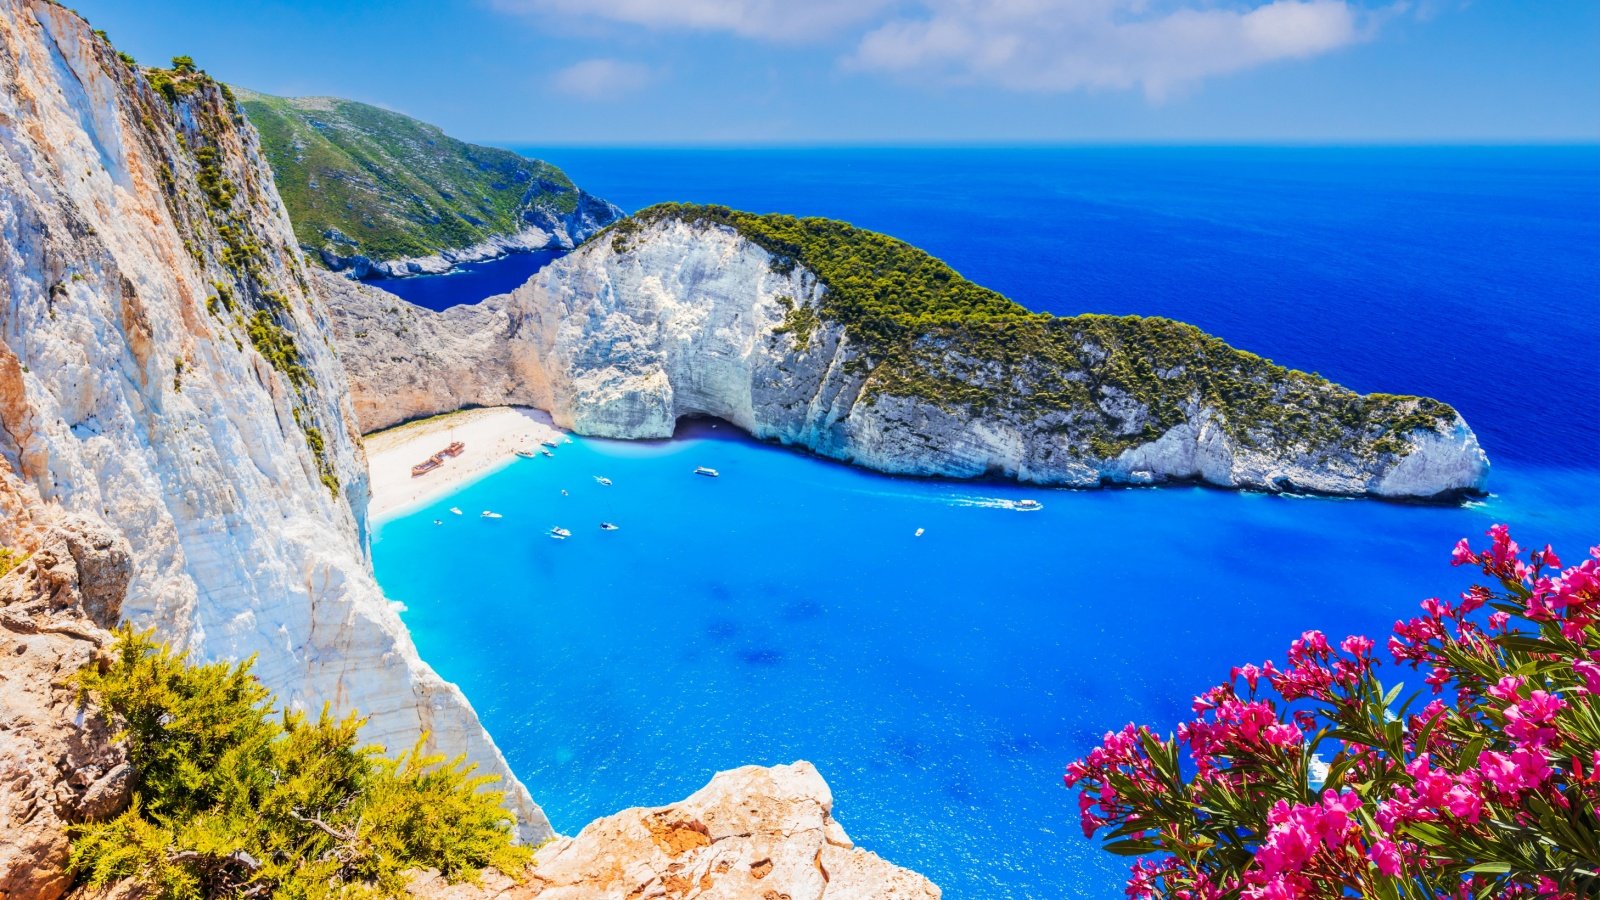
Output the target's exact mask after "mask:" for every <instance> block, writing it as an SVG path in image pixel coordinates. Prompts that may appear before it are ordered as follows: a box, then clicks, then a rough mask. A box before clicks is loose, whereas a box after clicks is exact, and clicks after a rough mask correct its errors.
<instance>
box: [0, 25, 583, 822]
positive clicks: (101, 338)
mask: <svg viewBox="0 0 1600 900" xmlns="http://www.w3.org/2000/svg"><path fill="white" fill-rule="evenodd" d="M0 425H3V428H0V459H3V460H4V462H5V464H6V465H7V466H9V468H10V469H11V470H12V471H13V472H15V474H16V477H17V478H18V480H19V483H21V484H23V485H24V486H26V488H27V489H28V490H30V491H32V492H33V493H34V494H36V495H37V498H38V501H39V502H40V503H42V504H44V505H46V506H52V507H54V506H59V507H60V508H62V509H64V510H65V511H67V512H69V513H79V514H83V515H88V516H94V517H97V518H99V519H102V520H103V521H104V522H106V523H107V524H108V525H109V526H110V527H111V528H112V529H113V530H115V531H118V532H120V533H122V534H123V535H125V536H126V538H127V540H128V542H129V544H130V550H131V559H132V569H131V572H130V573H129V578H128V584H127V591H126V598H125V600H124V601H123V603H122V613H123V615H125V616H126V617H127V618H128V619H129V620H131V621H133V622H135V623H137V624H138V625H140V626H154V627H156V628H157V629H158V630H159V633H160V634H161V636H162V637H163V638H164V639H165V640H168V641H170V642H171V643H173V644H174V645H176V646H178V647H181V648H184V649H188V650H190V651H192V652H194V653H195V654H196V655H197V656H198V657H199V658H203V659H243V658H244V657H247V656H249V655H251V654H259V659H258V662H257V665H256V669H255V671H256V673H257V675H258V676H259V677H260V678H261V679H262V681H263V682H265V683H266V684H267V685H268V686H269V687H270V688H272V689H273V690H275V691H276V692H278V694H279V696H280V697H281V698H283V699H284V700H285V701H286V702H289V703H292V704H296V705H301V706H305V707H309V708H311V709H313V710H314V709H317V708H320V707H321V705H322V703H323V702H324V701H327V702H331V703H333V704H334V705H335V706H336V707H338V708H341V709H352V708H353V709H359V710H361V712H362V713H364V714H367V715H369V716H370V719H369V722H368V724H367V727H366V731H365V736H366V737H367V738H369V739H371V740H373V741H378V742H382V743H384V744H387V745H389V746H391V747H396V748H402V747H406V746H409V745H410V744H411V743H412V742H413V741H414V740H415V738H416V736H417V734H418V733H419V732H423V731H427V732H429V733H430V734H431V735H432V736H433V743H434V744H435V745H436V748H437V749H438V750H440V751H441V752H445V753H448V754H452V755H453V754H455V753H458V752H465V753H467V754H468V755H469V756H470V757H471V758H472V759H474V760H475V761H477V762H478V763H480V765H481V766H482V768H483V769H484V770H486V771H489V772H493V773H496V774H499V775H501V776H504V777H506V778H507V779H508V781H509V784H508V787H509V788H510V790H511V795H510V796H511V798H512V803H513V806H514V807H515V810H516V812H517V813H518V815H519V817H520V819H521V824H522V828H523V832H524V834H525V836H526V837H528V838H530V839H533V840H540V839H543V838H546V837H548V836H550V834H551V831H550V828H549V825H548V823H547V821H546V820H545V818H544V816H543V814H542V813H541V812H540V810H539V809H538V807H537V806H536V805H534V804H533V802H532V800H531V799H530V798H529V797H528V795H527V792H526V791H525V790H523V788H522V787H521V785H520V784H518V783H516V782H515V780H514V779H513V778H511V775H510V772H509V769H508V768H507V767H506V765H505V763H504V760H503V759H502V758H501V756H500V754H499V752H498V751H497V750H496V749H495V747H494V745H493V743H492V742H491V741H490V739H489V737H488V735H487V734H485V733H484V731H483V729H482V728H481V727H480V725H479V724H478V720H477V718H476V716H475V714H474V713H473V711H472V709H471V707H470V706H469V705H468V703H467V701H466V699H465V698H464V697H463V696H462V695H461V693H460V691H459V690H458V689H457V688H455V687H454V686H453V685H450V684H447V683H445V682H443V681H442V680H441V679H439V678H438V677H437V676H436V675H435V674H434V673H433V672H432V671H431V670H430V669H429V668H428V667H427V666H426V665H425V664H424V663H423V662H422V661H421V660H420V659H419V658H418V657H417V653H416V650H415V648H414V647H413V645H412V642H411V640H410V637H409V636H408V635H407V633H406V630H405V628H404V626H403V625H402V624H401V622H400V620H399V618H398V616H397V615H396V614H395V612H394V611H393V610H392V609H391V608H390V606H389V604H388V602H387V601H386V599H385V598H384V596H383V594H382V592H381V591H380V590H379V588H378V586H377V583H376V582H375V580H374V579H373V576H372V571H371V565H370V560H369V559H368V556H367V546H366V545H367V541H366V533H365V532H366V507H367V500H368V488H367V470H366V461H365V458H364V456H363V454H362V451H361V445H360V442H359V434H358V431H357V429H356V427H355V419H354V415H353V414H352V412H351V409H350V406H349V401H348V393H347V387H346V381H345V375H344V372H343V369H342V368H341V366H340V365H339V363H338V361H337V360H336V358H335V356H334V352H333V347H332V339H331V335H330V333H329V330H328V326H327V321H326V316H325V314H324V312H323V310H322V309H321V307H320V306H319V304H318V302H317V300H316V298H315V296H314V295H313V294H312V292H311V290H310V287H309V282H308V276H307V272H306V268H305V264H304V262H303V260H302V259H301V256H300V253H299V251H298V249H297V247H296V242H295V238H294V234H293V232H292V231H291V229H290V225H289V220H288V218H287V216H286V214H285V212H284V209H283V206H282V204H281V202H280V201H279V198H278V196H277V194H276V192H275V190H274V187H273V180H272V174H271V171H270V170H269V168H268V167H267V165H266V164H265V163H264V161H263V160H262V158H261V153H260V147H259V145H258V143H257V140H256V137H255V134H254V132H253V131H252V129H250V128H249V127H248V126H247V125H246V124H245V122H244V119H243V117H242V115H241V114H240V112H239V111H238V108H237V106H236V104H234V103H233V101H232V100H231V98H230V96H229V94H228V92H227V91H226V90H225V89H224V88H222V87H221V86H220V85H218V84H217V83H216V82H214V81H212V80H211V79H210V78H208V77H206V76H205V74H204V73H202V72H195V71H193V70H186V69H179V70H175V71H157V70H142V69H140V68H138V67H137V66H135V65H133V64H132V63H131V62H130V61H128V60H126V59H124V58H119V56H118V54H117V53H116V52H115V51H114V50H113V49H112V48H111V46H110V45H109V44H107V43H106V41H105V40H104V38H102V37H99V36H96V35H95V34H93V33H92V32H91V30H90V28H89V26H88V25H87V24H86V23H85V22H84V21H83V20H82V19H81V18H79V17H78V16H77V15H75V14H74V13H72V12H70V11H69V10H67V9H65V8H64V7H61V6H59V5H56V4H54V3H50V2H45V0H0ZM13 577H15V576H13ZM8 665H9V663H8Z"/></svg>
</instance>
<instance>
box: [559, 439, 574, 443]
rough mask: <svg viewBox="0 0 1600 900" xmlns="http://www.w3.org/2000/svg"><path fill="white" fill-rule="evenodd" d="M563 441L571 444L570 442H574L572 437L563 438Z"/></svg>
mask: <svg viewBox="0 0 1600 900" xmlns="http://www.w3.org/2000/svg"><path fill="white" fill-rule="evenodd" d="M561 443H563V444H570V443H572V438H562V439H561Z"/></svg>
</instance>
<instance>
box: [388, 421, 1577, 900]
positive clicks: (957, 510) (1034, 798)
mask: <svg viewBox="0 0 1600 900" xmlns="http://www.w3.org/2000/svg"><path fill="white" fill-rule="evenodd" d="M700 465H708V466H713V467H715V468H717V469H719V470H720V471H721V472H722V476H721V477H720V478H716V479H712V478H703V477H698V476H695V475H693V474H692V472H693V470H694V468H695V466H700ZM595 475H603V476H606V477H609V478H611V479H612V481H613V485H612V486H610V487H605V486H602V485H600V484H598V483H597V482H595V481H594V480H593V476H595ZM1501 482H1502V484H1503V485H1505V486H1506V487H1507V498H1506V499H1493V500H1490V501H1488V502H1487V503H1485V504H1483V505H1482V506H1478V507H1473V508H1438V507H1410V506H1400V505H1393V504H1387V503H1377V502H1362V501H1341V500H1312V499H1295V498H1284V497H1271V496H1265V495H1254V494H1244V495H1240V494H1232V493H1228V492H1224V491H1217V490H1209V489H1204V488H1175V489H1144V490H1108V491H1090V492H1074V491H1050V490H1039V489H1037V488H1021V487H1016V486H1010V485H1003V484H989V483H983V484H963V483H949V482H938V481H923V480H912V479H898V478H886V477H882V476H876V475H872V474H869V473H865V472H860V471H856V470H852V469H850V468H848V467H845V466H840V465H836V464H832V463H828V462H824V461H820V460H817V459H813V458H810V457H807V456H804V455H801V454H799V453H795V452H791V451H786V450H782V449H778V448H773V447H769V446H762V445H759V444H756V443H754V442H751V441H747V440H743V439H737V438H735V437H733V435H732V432H731V429H730V428H729V427H728V426H726V425H724V426H722V427H721V428H719V429H716V430H712V429H710V428H708V427H706V426H704V425H700V426H698V427H693V428H690V429H689V430H688V431H687V432H686V433H685V434H684V435H681V436H680V439H678V440H674V441H671V442H651V443H632V444H630V443H621V442H613V441H601V440H586V439H578V440H577V441H576V442H575V443H574V444H572V445H566V446H562V447H560V448H559V449H558V450H556V455H555V457H554V458H550V459H546V458H542V457H541V458H539V459H534V460H518V461H517V462H515V463H513V464H512V465H511V466H510V468H508V469H506V470H504V471H502V472H500V473H499V474H496V475H494V476H491V477H490V478H488V479H486V480H484V481H482V482H479V483H478V484H476V485H473V486H471V487H469V488H468V489H466V490H464V491H461V492H460V493H458V494H456V495H453V496H451V497H450V498H448V499H447V500H443V501H441V502H439V503H437V504H434V505H433V506H431V507H429V508H427V509H424V510H421V511H419V512H418V513H416V514H415V515H411V516H408V517H405V518H402V519H399V520H396V521H392V522H389V523H387V524H384V525H382V526H381V527H380V528H379V529H378V531H377V535H376V539H375V542H374V547H373V551H374V557H375V562H376V566H377V570H378V573H379V576H380V578H381V579H382V581H383V584H384V587H385V589H386V590H387V591H388V592H389V594H390V595H391V596H392V597H394V598H395V599H397V600H400V601H401V602H403V603H404V604H405V605H406V606H407V607H408V609H407V611H406V612H405V613H404V614H403V618H404V619H405V621H406V623H407V625H409V626H410V628H411V630H412V633H413V634H414V635H415V637H416V640H417V644H418V646H419V648H420V650H421V652H422V655H423V657H424V658H425V659H427V660H429V661H430V662H431V663H433V665H434V666H436V667H437V668H438V669H439V670H440V672H441V673H442V674H443V675H444V676H445V677H446V678H449V679H451V680H453V681H455V682H457V683H459V684H460V685H461V686H462V688H463V689H464V690H465V691H466V693H467V696H468V697H470V698H471V699H472V701H473V703H474V704H475V705H476V707H477V709H478V712H479V713H480V714H481V715H482V717H483V720H484V723H485V724H486V725H487V726H488V728H489V730H490V732H491V733H492V734H494V735H495V738H496V740H497V741H498V742H499V744H500V746H501V747H502V748H503V749H504V750H505V751H506V755H507V756H508V757H509V759H510V761H511V765H512V767H513V768H514V769H515V770H516V771H517V772H518V774H519V775H520V776H521V777H522V779H523V780H524V781H525V782H526V783H527V785H528V788H529V789H530V790H531V791H532V792H533V795H534V796H535V797H536V798H537V799H538V800H539V802H540V803H541V804H543V805H544V808H545V810H546V812H547V813H549V815H550V817H551V819H552V820H553V821H554V823H555V825H556V827H557V828H559V829H561V830H563V831H565V832H567V833H573V832H575V831H576V830H577V829H579V828H581V827H582V826H583V825H584V824H585V823H586V822H588V821H589V820H591V819H592V818H594V817H596V816H599V815H603V814H606V813H609V812H613V811H615V810H617V809H620V808H623V807H627V806H634V805H657V804H662V803H666V802H669V801H672V800H675V799H678V798H681V797H683V796H686V795H687V794H689V793H690V792H692V791H694V790H696V789H697V788H699V787H700V786H702V785H703V784H704V783H705V782H706V781H707V780H709V778H710V777H711V775H712V774H713V773H714V772H716V771H718V770H720V769H726V768H731V767H734V766H738V765H743V764H748V763H762V764H774V763H784V762H791V761H793V760H796V759H809V760H811V761H812V762H814V763H816V765H817V766H818V767H819V768H820V770H821V771H822V773H823V775H824V776H825V777H826V778H827V779H828V782H829V783H830V785H831V786H832V787H833V791H834V795H835V798H836V800H837V802H838V814H839V817H840V820H841V821H842V822H843V823H844V824H845V826H846V828H847V829H848V830H849V832H850V834H851V835H852V836H853V837H854V838H855V839H856V840H857V841H858V842H859V843H860V844H862V845H863V846H866V847H868V848H870V849H873V850H875V851H877V852H880V853H882V854H883V855H885V856H887V857H888V858H889V859H892V860H894V861H896V862H898V863H900V864H903V865H907V866H911V867H914V868H916V869H918V870H920V871H922V872H924V873H926V874H928V875H929V876H930V877H932V878H934V879H935V880H936V881H937V882H938V883H939V884H940V885H941V886H943V887H944V889H945V891H946V896H948V897H951V898H958V900H959V898H1003V897H1014V898H1025V897H1057V896H1060V897H1095V898H1112V897H1117V896H1120V887H1119V885H1120V881H1121V877H1122V871H1123V869H1122V866H1121V864H1120V862H1119V861H1117V860H1115V859H1112V858H1110V857H1107V856H1106V855H1105V854H1103V853H1101V852H1100V851H1098V850H1096V849H1095V848H1094V846H1093V845H1092V844H1090V843H1089V842H1087V841H1085V840H1084V839H1083V838H1082V837H1081V835H1080V834H1079V831H1078V826H1077V823H1076V814H1075V812H1074V806H1073V804H1072V803H1071V802H1070V801H1071V797H1070V796H1069V795H1068V792H1067V791H1066V790H1065V789H1064V788H1063V787H1062V786H1061V784H1060V780H1059V779H1060V773H1061V769H1062V767H1063V765H1064V764H1065V763H1066V762H1067V761H1068V760H1070V759H1073V758H1076V757H1077V756H1079V755H1081V754H1082V753H1084V752H1085V751H1087V750H1088V749H1089V748H1090V747H1091V746H1093V744H1094V743H1095V742H1096V738H1097V737H1098V735H1099V734H1100V733H1101V732H1103V731H1104V730H1106V729H1107V728H1110V727H1116V726H1120V725H1121V724H1122V723H1123V722H1126V721H1140V722H1153V723H1172V722H1176V721H1178V720H1179V719H1181V718H1182V717H1184V716H1185V715H1186V713H1187V707H1188V699H1189V698H1190V697H1191V696H1193V695H1194V694H1196V693H1199V692H1200V691H1202V690H1204V689H1205V688H1206V687H1208V686H1210V685H1211V684H1212V683H1214V681H1215V680H1217V679H1219V678H1221V677H1222V676H1224V675H1225V674H1226V672H1227V670H1228V667H1229V666H1230V665H1233V664H1235V663H1238V662H1243V661H1249V660H1255V661H1260V660H1262V659H1265V658H1267V657H1269V656H1277V657H1281V654H1282V651H1283V649H1284V647H1286V646H1287V644H1288V642H1289V641H1290V640H1291V639H1292V638H1294V637H1295V636H1297V635H1298V634H1299V633H1300V632H1301V631H1302V630H1304V629H1306V628H1322V629H1326V630H1328V631H1330V632H1334V633H1336V634H1338V635H1343V634H1345V633H1348V632H1352V631H1365V632H1367V633H1375V634H1381V633H1383V632H1385V630H1386V629H1387V627H1388V626H1389V625H1391V624H1392V623H1393V621H1394V619H1395V618H1396V617H1397V616H1399V615H1401V614H1403V613H1405V612H1406V611H1407V610H1410V609H1414V608H1415V604H1416V602H1417V601H1419V600H1421V599H1422V598H1423V597H1428V596H1434V595H1437V594H1440V593H1447V592H1449V591H1452V590H1456V589H1458V588H1459V587H1461V586H1462V585H1463V582H1462V579H1461V577H1460V573H1459V572H1455V571H1453V570H1451V569H1450V567H1449V565H1448V558H1449V549H1450V547H1451V545H1452V544H1453V542H1454V541H1455V539H1456V538H1458V537H1460V536H1462V535H1466V534H1477V533H1480V532H1482V531H1483V530H1484V529H1485V528H1487V527H1488V525H1489V524H1490V523H1491V522H1494V521H1511V522H1513V523H1515V524H1517V525H1518V526H1520V527H1521V530H1522V531H1523V532H1524V533H1526V534H1528V535H1529V536H1530V537H1531V536H1533V535H1538V536H1539V537H1540V539H1544V538H1546V537H1547V538H1549V539H1551V540H1553V541H1554V542H1555V543H1556V544H1557V546H1558V547H1566V548H1575V547H1576V546H1577V545H1578V542H1580V541H1583V540H1592V539H1593V537H1594V529H1593V523H1595V522H1597V521H1600V507H1597V505H1596V504H1595V503H1594V502H1592V501H1591V502H1586V503H1583V504H1574V503H1573V502H1572V499H1571V498H1572V497H1575V496H1577V497H1584V496H1587V497H1589V498H1593V497H1594V496H1595V495H1596V493H1595V487H1596V482H1595V479H1594V478H1593V477H1592V476H1586V475H1575V474H1563V473H1559V472H1551V471H1543V472H1537V473H1517V472H1514V471H1513V472H1502V473H1501ZM563 489H565V490H567V491H568V492H569V495H568V496H562V495H561V493H560V492H561V490H563ZM1549 492H1558V493H1559V494H1560V495H1561V496H1560V497H1555V496H1549ZM1024 497H1033V498H1037V499H1040V500H1042V501H1043V502H1044V504H1045V508H1044V510H1042V511H1039V512H1020V511H1016V510H1015V509H1013V508H1009V506H1010V504H1012V503H1014V501H1016V500H1018V499H1021V498H1024ZM1513 498H1515V499H1513ZM452 505H454V506H459V507H460V508H461V509H463V510H464V511H465V512H466V515H464V516H460V517H457V516H453V515H451V514H449V513H448V512H447V508H448V507H450V506H452ZM484 509H493V510H495V511H498V512H501V513H503V514H504V516H505V518H503V519H499V520H492V521H491V520H484V519H482V518H479V517H478V513H479V512H480V511H481V510H484ZM434 519H440V520H442V521H443V522H444V523H445V524H444V525H443V526H434V525H433V524H432V521H433V520H434ZM601 521H611V522H614V523H616V524H617V525H619V526H620V528H619V530H617V531H614V532H606V531H601V530H600V529H599V527H598V526H599V523H600V522H601ZM556 525H560V526H563V527H566V528H568V529H570V530H571V531H572V532H573V535H572V537H571V538H570V539H568V540H565V541H555V540H552V539H550V538H548V537H546V536H544V532H545V531H546V530H547V529H549V528H550V527H552V526H556ZM918 528H923V529H925V533H924V535H923V536H922V537H920V538H918V537H915V536H914V533H915V531H916V529H918ZM1586 531H1587V533H1585V532H1586Z"/></svg>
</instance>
